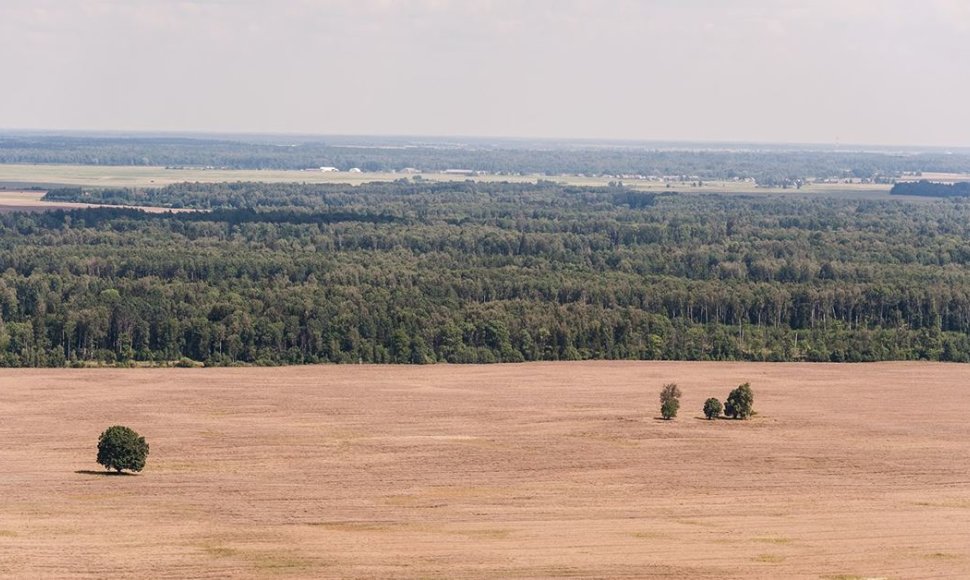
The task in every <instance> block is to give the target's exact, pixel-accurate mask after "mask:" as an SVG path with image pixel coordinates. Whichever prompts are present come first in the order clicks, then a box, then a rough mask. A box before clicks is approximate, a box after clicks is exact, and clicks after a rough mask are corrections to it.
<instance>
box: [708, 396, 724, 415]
mask: <svg viewBox="0 0 970 580" xmlns="http://www.w3.org/2000/svg"><path fill="white" fill-rule="evenodd" d="M721 410H722V409H721V401H718V400H717V399H715V398H714V397H711V398H710V399H708V400H706V401H704V416H705V417H707V418H708V419H717V418H718V416H720V414H721Z"/></svg>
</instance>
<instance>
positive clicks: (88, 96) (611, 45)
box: [0, 0, 970, 146]
mask: <svg viewBox="0 0 970 580" xmlns="http://www.w3.org/2000/svg"><path fill="white" fill-rule="evenodd" d="M0 71H2V77H0V78H2V81H0V128H8V129H9V128H35V129H113V130H170V131H186V130H188V131H225V132H294V133H320V134H405V135H482V136H509V137H553V138H568V137H590V138H609V139H616V138H622V139H658V140H720V141H735V140H740V141H774V142H818V143H865V144H899V145H946V146H954V145H962V146H967V145H970V0H797V1H796V0H640V1H636V0H272V1H269V0H266V1H262V0H259V1H257V0H194V1H174V0H0Z"/></svg>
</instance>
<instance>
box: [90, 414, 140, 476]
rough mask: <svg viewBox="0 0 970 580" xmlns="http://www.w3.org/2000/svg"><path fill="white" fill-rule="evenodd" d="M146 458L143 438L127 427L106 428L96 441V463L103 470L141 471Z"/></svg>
mask: <svg viewBox="0 0 970 580" xmlns="http://www.w3.org/2000/svg"><path fill="white" fill-rule="evenodd" d="M147 457H148V443H147V442H146V441H145V438H144V437H142V436H140V435H138V433H136V432H135V431H134V430H132V429H130V428H128V427H124V426H122V425H115V426H113V427H108V428H107V429H105V431H104V433H102V434H101V437H100V438H99V439H98V463H100V464H101V465H103V466H104V467H105V469H114V470H115V471H117V472H119V473H120V472H121V471H122V470H125V469H127V470H129V471H141V470H142V469H144V468H145V459H146V458H147Z"/></svg>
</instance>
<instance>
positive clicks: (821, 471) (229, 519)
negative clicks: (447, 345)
mask: <svg viewBox="0 0 970 580" xmlns="http://www.w3.org/2000/svg"><path fill="white" fill-rule="evenodd" d="M668 381H676V382H677V383H679V384H680V386H681V388H682V389H683V391H684V398H683V405H682V407H681V413H680V416H679V417H678V418H677V419H676V420H675V421H672V422H664V421H660V420H658V419H656V415H657V414H658V413H657V410H658V403H657V394H658V392H659V390H660V387H661V386H662V385H663V383H665V382H668ZM743 381H751V383H752V385H753V387H754V389H755V394H756V401H755V408H756V410H757V411H758V415H757V417H755V418H754V419H753V420H751V421H747V422H740V421H738V422H735V421H715V422H709V421H706V420H703V419H702V418H701V413H700V408H701V406H702V403H703V401H704V399H705V398H707V397H709V396H717V397H719V398H721V399H723V398H724V397H725V396H726V395H727V393H728V391H729V390H730V389H731V388H732V387H734V386H736V385H737V384H738V383H740V382H743ZM968 383H970V367H967V366H961V365H944V364H913V363H884V364H871V365H842V366H839V365H805V364H770V365H769V364H742V363H736V364H735V363H732V364H720V363H717V364H715V363H635V362H597V363H549V364H546V363H542V364H525V365H497V366H448V365H439V366H429V367H397V366H384V367H381V366H326V367H321V366H316V367H293V368H284V369H131V370H113V369H78V370H60V369H58V370H3V371H0V576H4V577H12V578H13V577H16V578H49V577H75V578H77V577H80V578H109V577H110V578H113V577H130V578H196V577H203V578H224V577H240V578H259V577H265V578H349V577H354V578H389V577H409V578H467V577H471V578H478V577H488V578H510V577H511V578H523V577H528V578H551V577H583V578H585V577H590V578H616V577H627V578H815V579H818V578H829V579H836V578H838V579H848V578H894V579H896V578H932V577H935V578H943V577H948V578H968V577H970V420H968V417H970V397H968V396H967V385H968ZM117 423H122V424H126V425H129V426H131V427H132V428H134V429H136V430H138V431H139V432H140V433H141V434H142V435H144V436H145V437H146V438H147V439H148V441H149V443H150V444H151V454H150V456H149V458H148V465H147V467H146V469H145V471H144V472H143V473H142V474H140V475H138V476H130V477H120V476H106V475H104V474H103V472H102V471H101V469H100V467H99V466H98V465H97V464H96V463H95V462H94V457H95V446H96V442H97V437H98V434H99V433H100V432H101V430H103V429H104V428H105V427H107V426H109V425H112V424H117Z"/></svg>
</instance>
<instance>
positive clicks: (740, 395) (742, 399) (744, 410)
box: [660, 383, 754, 421]
mask: <svg viewBox="0 0 970 580" xmlns="http://www.w3.org/2000/svg"><path fill="white" fill-rule="evenodd" d="M680 397H681V391H680V388H679V387H678V386H677V385H676V384H675V383H668V384H666V385H664V386H663V389H661V391H660V415H661V416H662V417H663V418H664V420H667V421H669V420H670V419H673V418H674V417H676V416H677V411H678V410H680ZM722 411H723V412H724V414H725V415H726V416H728V417H731V418H733V419H747V418H748V417H750V416H751V414H752V413H753V412H754V392H753V391H752V390H751V384H750V383H744V384H743V385H739V386H738V387H737V388H736V389H734V390H732V391H731V393H730V394H729V395H728V398H727V400H726V401H725V402H724V405H721V401H719V400H717V399H716V398H714V397H711V398H710V399H708V400H706V401H704V416H705V417H707V418H708V419H716V418H718V417H720V416H721V412H722Z"/></svg>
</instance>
